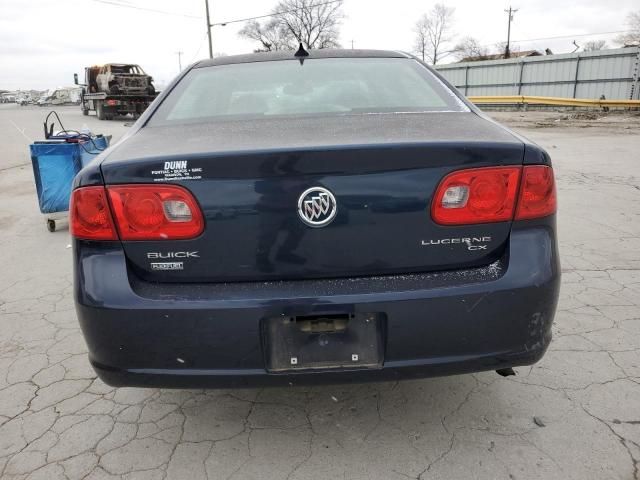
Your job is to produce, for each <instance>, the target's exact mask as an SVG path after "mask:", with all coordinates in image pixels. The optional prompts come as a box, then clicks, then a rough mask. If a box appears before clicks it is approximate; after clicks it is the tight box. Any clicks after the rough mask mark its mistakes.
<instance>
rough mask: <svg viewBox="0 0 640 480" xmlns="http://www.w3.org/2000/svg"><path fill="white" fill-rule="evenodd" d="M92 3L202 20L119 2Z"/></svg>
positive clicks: (110, 0)
mask: <svg viewBox="0 0 640 480" xmlns="http://www.w3.org/2000/svg"><path fill="white" fill-rule="evenodd" d="M91 1H93V2H96V3H104V4H106V5H113V6H116V7H123V8H131V9H133V10H142V11H144V12H153V13H161V14H163V15H171V16H178V17H185V18H197V19H198V20H202V17H199V16H197V15H189V14H187V13H177V12H167V11H166V10H156V9H155V8H147V7H138V6H136V5H129V4H126V3H119V2H116V1H112V0H91Z"/></svg>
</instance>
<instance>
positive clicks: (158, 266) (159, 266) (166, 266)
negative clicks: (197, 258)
mask: <svg viewBox="0 0 640 480" xmlns="http://www.w3.org/2000/svg"><path fill="white" fill-rule="evenodd" d="M151 270H184V262H157V263H152V264H151Z"/></svg>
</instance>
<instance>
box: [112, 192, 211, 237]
mask: <svg viewBox="0 0 640 480" xmlns="http://www.w3.org/2000/svg"><path fill="white" fill-rule="evenodd" d="M107 191H108V193H109V200H111V206H112V208H113V213H114V217H115V219H116V224H117V226H118V233H119V235H120V239H121V240H179V239H187V238H194V237H197V236H198V235H200V234H201V233H202V231H203V230H204V218H203V216H202V212H201V210H200V207H199V205H198V203H197V202H196V200H195V198H194V197H193V195H192V194H191V193H190V192H189V191H188V190H187V189H185V188H183V187H180V186H178V185H114V186H109V187H107Z"/></svg>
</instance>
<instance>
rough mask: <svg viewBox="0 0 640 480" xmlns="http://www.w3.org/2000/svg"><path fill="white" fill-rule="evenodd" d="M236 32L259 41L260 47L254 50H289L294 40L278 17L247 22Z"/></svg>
mask: <svg viewBox="0 0 640 480" xmlns="http://www.w3.org/2000/svg"><path fill="white" fill-rule="evenodd" d="M238 34H239V35H240V36H242V37H245V38H248V39H250V40H255V41H257V42H260V44H261V45H262V47H261V48H257V49H256V50H255V51H256V52H271V51H275V50H291V49H293V48H294V46H295V41H296V40H295V38H294V37H293V35H291V32H289V30H288V29H287V28H286V27H285V26H284V25H283V24H282V22H280V21H279V20H278V19H271V20H269V21H268V22H265V23H262V24H261V23H259V22H257V21H255V20H253V21H251V22H247V23H246V24H245V26H244V27H242V30H240V32H238Z"/></svg>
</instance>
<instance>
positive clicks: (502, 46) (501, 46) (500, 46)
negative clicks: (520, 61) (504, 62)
mask: <svg viewBox="0 0 640 480" xmlns="http://www.w3.org/2000/svg"><path fill="white" fill-rule="evenodd" d="M493 47H494V48H495V49H496V51H497V52H500V53H501V54H504V52H505V51H506V49H507V42H498V43H496V44H495V45H494V46H493ZM509 51H510V52H511V53H512V54H513V53H518V52H520V47H519V46H518V45H514V44H513V43H511V45H509Z"/></svg>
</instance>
